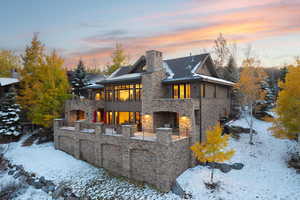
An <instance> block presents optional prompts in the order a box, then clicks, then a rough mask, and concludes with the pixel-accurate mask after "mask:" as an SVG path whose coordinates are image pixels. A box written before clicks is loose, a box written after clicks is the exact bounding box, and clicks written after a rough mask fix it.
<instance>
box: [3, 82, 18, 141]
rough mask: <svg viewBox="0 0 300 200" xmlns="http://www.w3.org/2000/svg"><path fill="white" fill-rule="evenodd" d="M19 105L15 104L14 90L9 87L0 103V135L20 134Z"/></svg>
mask: <svg viewBox="0 0 300 200" xmlns="http://www.w3.org/2000/svg"><path fill="white" fill-rule="evenodd" d="M19 114H20V107H19V105H18V104H16V91H15V89H14V87H11V88H10V89H9V91H8V93H6V94H5V96H4V98H3V99H1V104H0V135H14V136H18V135H20V134H21V132H20V130H21V126H20V115H19Z"/></svg>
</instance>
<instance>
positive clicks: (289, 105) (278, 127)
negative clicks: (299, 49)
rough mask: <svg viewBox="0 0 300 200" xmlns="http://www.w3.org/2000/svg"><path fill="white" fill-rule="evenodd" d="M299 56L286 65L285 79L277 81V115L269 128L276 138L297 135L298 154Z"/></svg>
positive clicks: (299, 116)
mask: <svg viewBox="0 0 300 200" xmlns="http://www.w3.org/2000/svg"><path fill="white" fill-rule="evenodd" d="M299 77H300V58H296V64H295V65H289V66H288V67H287V74H286V77H285V81H280V82H279V87H280V89H281V90H280V91H279V95H278V99H277V105H276V108H275V111H276V113H277V115H278V117H277V118H275V120H274V122H273V126H272V127H271V128H270V130H271V131H272V132H273V135H274V136H275V137H278V138H289V139H296V138H297V137H298V143H299V149H298V152H299V154H300V136H299V134H300V87H299V86H300V78H299Z"/></svg>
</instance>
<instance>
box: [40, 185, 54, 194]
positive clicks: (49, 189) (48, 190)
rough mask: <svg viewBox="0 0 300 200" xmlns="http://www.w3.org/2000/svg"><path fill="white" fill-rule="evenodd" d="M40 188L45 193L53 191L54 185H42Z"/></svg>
mask: <svg viewBox="0 0 300 200" xmlns="http://www.w3.org/2000/svg"><path fill="white" fill-rule="evenodd" d="M42 190H43V191H44V192H46V193H49V192H54V190H55V186H53V185H49V186H43V187H42Z"/></svg>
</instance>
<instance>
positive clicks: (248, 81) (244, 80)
mask: <svg viewBox="0 0 300 200" xmlns="http://www.w3.org/2000/svg"><path fill="white" fill-rule="evenodd" d="M259 63H260V62H259V61H258V60H256V59H255V58H247V59H245V60H244V61H243V68H242V72H241V74H240V80H239V82H238V83H237V84H236V88H237V89H238V90H239V91H240V94H241V97H240V100H241V103H242V106H244V108H247V110H248V112H249V115H250V121H248V124H249V126H250V140H249V143H250V144H253V123H254V122H253V107H254V105H255V103H256V102H257V101H258V100H263V99H264V98H265V95H266V94H265V91H264V90H263V89H262V87H261V84H262V82H263V81H264V80H265V79H266V76H267V75H266V73H265V72H264V70H263V68H262V67H260V66H258V65H256V64H259ZM245 117H246V116H245ZM246 119H247V117H246Z"/></svg>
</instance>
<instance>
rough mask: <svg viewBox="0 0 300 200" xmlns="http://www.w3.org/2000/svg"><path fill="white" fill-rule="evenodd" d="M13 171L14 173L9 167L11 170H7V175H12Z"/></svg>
mask: <svg viewBox="0 0 300 200" xmlns="http://www.w3.org/2000/svg"><path fill="white" fill-rule="evenodd" d="M14 173H15V170H13V169H11V170H9V171H8V173H7V174H8V175H13V174H14Z"/></svg>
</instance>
